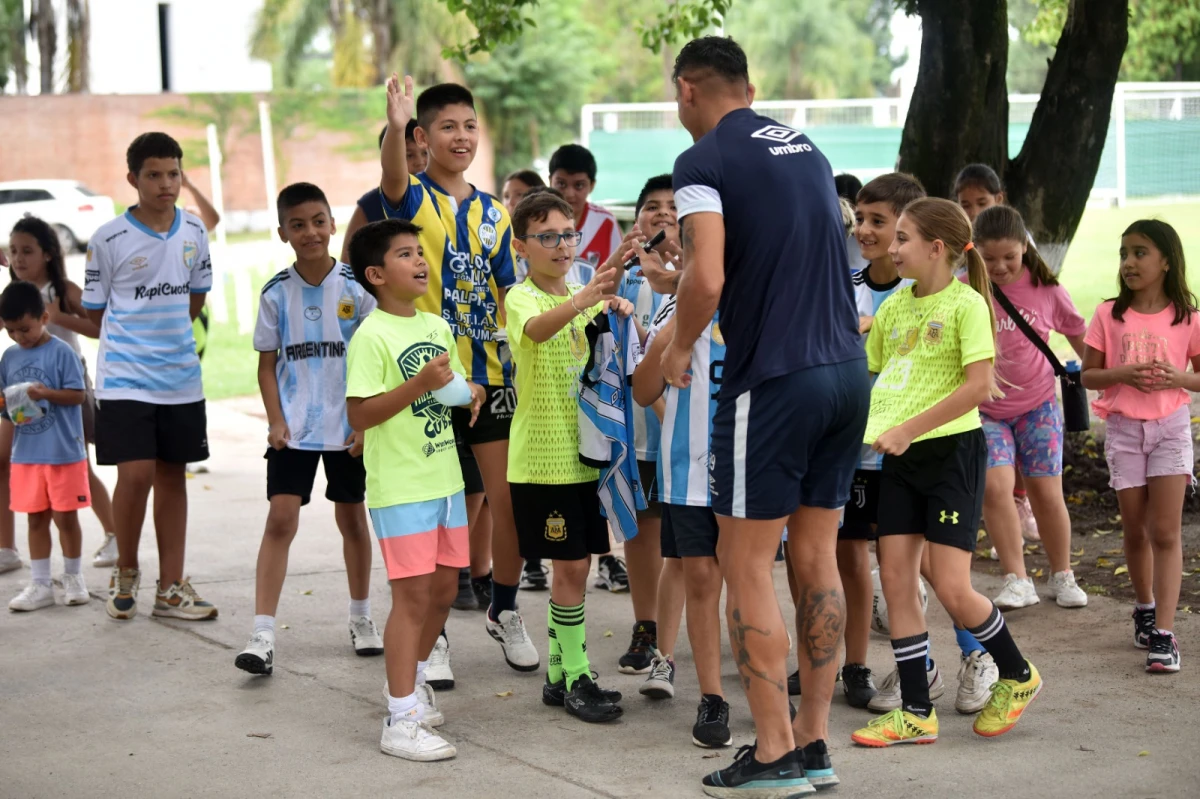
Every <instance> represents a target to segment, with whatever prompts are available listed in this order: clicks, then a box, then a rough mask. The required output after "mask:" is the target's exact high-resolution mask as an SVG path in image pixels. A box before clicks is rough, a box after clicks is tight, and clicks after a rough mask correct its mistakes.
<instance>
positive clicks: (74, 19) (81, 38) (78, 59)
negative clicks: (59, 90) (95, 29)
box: [67, 0, 92, 94]
mask: <svg viewBox="0 0 1200 799" xmlns="http://www.w3.org/2000/svg"><path fill="white" fill-rule="evenodd" d="M91 34H92V30H91V15H90V13H89V9H88V0H67V48H68V52H69V53H70V58H69V59H68V69H67V91H70V92H75V93H82V94H87V92H88V90H89V88H90V85H91V71H92V70H91V63H90V56H89V51H90V47H89V44H90V42H89V39H90V38H91Z"/></svg>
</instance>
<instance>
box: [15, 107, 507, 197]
mask: <svg viewBox="0 0 1200 799" xmlns="http://www.w3.org/2000/svg"><path fill="white" fill-rule="evenodd" d="M185 102H186V97H184V96H181V95H170V94H163V95H55V96H50V97H41V96H38V97H11V96H9V97H0V181H6V180H28V179H39V178H41V179H52V178H62V179H70V180H78V181H80V182H81V183H84V184H85V185H87V186H88V187H89V188H91V189H92V190H93V191H96V192H99V193H101V194H107V195H109V196H110V197H112V198H113V199H114V200H116V201H117V202H118V203H121V204H123V205H131V204H133V203H134V202H135V201H136V200H137V195H136V193H135V192H134V190H133V189H132V188H131V187H130V186H129V184H128V183H127V182H126V180H125V174H126V169H125V149H126V148H127V147H128V146H129V142H131V141H133V139H134V138H135V137H137V135H138V134H140V133H144V132H146V131H149V130H161V131H165V132H167V133H169V134H171V135H172V136H174V137H176V138H177V139H180V140H195V141H199V140H203V139H204V137H205V132H204V128H203V127H202V126H195V125H193V124H191V123H189V122H185V121H179V120H173V119H164V118H160V117H156V116H152V114H154V112H156V111H159V110H161V109H163V108H165V107H167V106H179V105H181V104H184V103H185ZM380 126H381V125H378V124H377V125H375V127H374V128H373V129H374V130H377V129H378V127H380ZM346 142H347V137H346V136H345V135H343V134H339V133H332V132H328V131H320V130H306V129H305V128H304V127H303V126H301V127H300V128H298V129H297V130H296V132H295V133H294V134H293V135H292V136H291V137H290V138H289V139H288V140H287V141H286V142H284V143H283V145H282V148H281V149H282V151H283V160H282V161H281V163H280V164H279V165H278V166H279V168H282V166H283V163H286V164H287V166H288V172H287V174H280V175H279V176H278V180H279V185H280V186H281V187H282V186H283V185H285V184H286V183H290V182H295V181H301V180H303V181H308V182H310V183H316V184H317V185H318V186H320V187H321V188H322V189H323V190H324V191H325V193H326V195H327V196H328V197H329V201H330V203H331V204H332V205H334V206H348V205H353V204H354V201H355V200H356V199H358V197H359V196H360V195H361V194H362V193H363V192H364V191H365V190H366V189H368V188H369V187H370V186H372V185H375V184H376V183H377V181H378V180H379V164H378V161H377V160H375V159H374V158H371V157H367V158H366V160H353V159H352V158H351V157H350V156H348V155H346V154H344V153H341V152H338V147H339V146H340V145H343V144H345V143H346ZM224 158H225V162H224V165H223V167H222V174H223V177H224V191H225V208H226V210H227V211H254V210H259V209H265V208H267V207H268V202H267V196H266V189H265V187H264V182H263V161H262V140H261V138H260V137H259V136H258V135H257V134H247V135H242V136H239V137H237V138H236V139H235V140H234V141H233V142H232V145H231V146H230V147H229V151H228V152H226V153H224ZM492 164H493V159H492V150H491V145H490V142H488V141H487V139H486V137H484V138H481V140H480V144H479V152H478V155H477V157H476V159H475V163H474V164H472V166H471V169H470V170H469V171H468V173H467V179H468V180H470V181H471V182H472V183H474V184H475V185H476V186H478V187H479V188H480V189H483V190H485V191H494V190H495V188H496V187H495V185H494V184H495V178H494V176H493V174H492V169H493V166H492ZM183 165H184V169H185V170H186V169H187V168H188V154H187V153H186V152H185V153H184V159H183ZM188 172H189V177H190V178H191V179H192V181H193V182H195V184H196V185H197V186H198V187H199V188H200V189H201V190H202V191H205V192H208V190H209V188H210V185H211V184H210V182H209V170H208V168H207V167H197V168H196V169H193V170H188Z"/></svg>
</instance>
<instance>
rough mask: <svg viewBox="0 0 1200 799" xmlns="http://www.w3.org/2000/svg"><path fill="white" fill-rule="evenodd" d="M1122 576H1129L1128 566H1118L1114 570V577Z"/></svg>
mask: <svg viewBox="0 0 1200 799" xmlns="http://www.w3.org/2000/svg"><path fill="white" fill-rule="evenodd" d="M1122 574H1129V567H1128V566H1118V567H1117V568H1116V569H1114V570H1113V577H1120V576H1121V575H1122Z"/></svg>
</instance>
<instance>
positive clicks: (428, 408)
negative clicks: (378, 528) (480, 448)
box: [346, 310, 463, 508]
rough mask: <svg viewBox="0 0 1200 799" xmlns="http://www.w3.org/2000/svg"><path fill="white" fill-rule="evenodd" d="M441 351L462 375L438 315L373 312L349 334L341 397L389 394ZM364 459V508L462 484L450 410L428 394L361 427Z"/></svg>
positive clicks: (437, 494) (440, 493)
mask: <svg viewBox="0 0 1200 799" xmlns="http://www.w3.org/2000/svg"><path fill="white" fill-rule="evenodd" d="M444 352H449V353H450V368H451V369H453V370H454V371H455V372H457V373H458V374H463V367H462V362H461V361H460V360H459V359H458V348H457V347H455V345H454V336H453V334H452V333H451V332H450V326H449V325H448V324H446V322H445V320H443V319H439V318H438V317H436V316H434V315H433V314H430V313H425V312H423V311H417V314H416V316H396V315H395V314H390V313H385V312H384V311H381V310H375V311H372V312H371V313H370V314H368V315H367V318H366V319H364V320H363V323H362V324H361V325H360V326H359V328H358V332H356V333H355V334H354V338H352V339H350V346H349V351H348V353H347V355H346V396H347V397H360V398H362V399H366V398H368V397H374V396H375V395H377V394H384V393H386V392H388V391H391V390H392V389H394V388H396V387H397V386H399V385H400V384H401V383H403V382H405V381H406V380H411V379H412V378H414V377H416V376H417V374H418V373H419V372H420V371H421V369H422V368H423V367H424V366H425V364H426V363H428V362H429V361H431V360H433V359H434V358H436V357H437V356H439V355H441V354H442V353H444ZM363 464H364V465H365V466H366V468H367V507H369V508H386V507H388V506H389V505H401V504H407V503H410V502H425V501H426V500H430V499H440V498H442V497H448V496H451V495H452V494H454V493H456V492H458V491H461V490H462V489H463V477H462V469H461V468H460V467H459V465H458V449H457V447H456V446H455V444H454V428H453V426H452V425H451V424H450V409H449V408H447V407H446V406H445V405H443V404H442V403H440V402H438V401H437V400H435V399H434V398H433V395H432V394H429V393H426V394H423V395H421V397H420V398H419V399H417V401H416V402H414V403H413V404H412V405H410V406H408V407H407V408H405V409H404V410H402V411H400V413H398V414H396V415H395V416H393V417H392V418H391V419H388V420H387V421H385V422H383V423H382V424H379V425H376V426H375V427H372V428H369V429H368V430H367V431H366V437H365V440H364V450H363Z"/></svg>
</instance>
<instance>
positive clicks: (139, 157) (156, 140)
mask: <svg viewBox="0 0 1200 799" xmlns="http://www.w3.org/2000/svg"><path fill="white" fill-rule="evenodd" d="M148 158H177V159H179V161H180V165H181V166H182V164H183V148H182V147H180V146H179V142H177V141H175V140H174V139H172V138H171V137H170V136H168V135H167V134H165V133H158V132H155V133H143V134H142V135H141V136H138V137H137V138H136V139H134V140H133V142H132V143H131V144H130V145H129V149H128V150H126V151H125V164H126V166H128V167H129V171H130V172H132V173H133V174H135V175H137V174H139V173H140V172H141V171H142V166H143V165H144V164H145V163H146V159H148Z"/></svg>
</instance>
